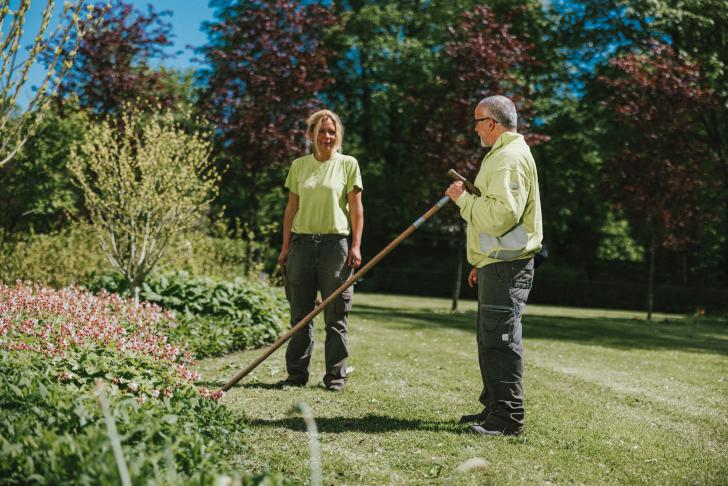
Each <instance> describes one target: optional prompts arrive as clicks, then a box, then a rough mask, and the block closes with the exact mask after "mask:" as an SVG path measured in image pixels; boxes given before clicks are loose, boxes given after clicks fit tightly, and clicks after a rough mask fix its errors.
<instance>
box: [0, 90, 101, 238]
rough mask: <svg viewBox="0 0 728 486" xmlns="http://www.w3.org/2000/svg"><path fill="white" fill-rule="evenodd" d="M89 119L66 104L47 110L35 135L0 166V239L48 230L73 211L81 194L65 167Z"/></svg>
mask: <svg viewBox="0 0 728 486" xmlns="http://www.w3.org/2000/svg"><path fill="white" fill-rule="evenodd" d="M88 123H89V122H88V117H87V115H86V113H85V112H83V111H80V110H79V109H78V104H77V103H75V102H73V101H69V102H68V106H67V109H64V110H61V109H58V107H54V109H49V110H48V112H47V114H46V115H45V117H44V118H43V120H42V121H41V123H40V125H39V127H38V131H37V133H35V134H34V135H33V136H32V137H30V138H29V139H28V141H27V142H26V144H25V146H24V147H23V149H22V150H21V151H20V152H19V153H18V155H17V156H16V157H15V158H14V159H13V160H12V161H11V162H9V163H8V164H7V165H6V166H5V167H3V169H2V171H0V172H1V173H2V175H1V176H0V177H2V181H3V183H2V184H0V235H4V236H5V238H10V237H11V236H12V235H13V234H15V233H18V232H23V231H24V232H27V231H29V230H30V229H31V228H32V229H34V230H35V231H41V232H47V231H49V230H51V229H52V228H54V227H56V226H57V225H58V224H59V223H60V222H62V221H63V220H64V219H65V218H66V217H67V215H68V214H74V213H76V209H77V208H78V206H79V205H80V199H81V197H80V193H79V190H78V188H76V187H74V185H73V183H72V178H71V174H70V173H69V172H68V170H67V168H66V165H67V163H68V155H69V152H70V147H71V145H73V144H74V143H77V142H78V141H80V140H81V139H82V138H83V136H84V134H85V133H86V130H87V129H88Z"/></svg>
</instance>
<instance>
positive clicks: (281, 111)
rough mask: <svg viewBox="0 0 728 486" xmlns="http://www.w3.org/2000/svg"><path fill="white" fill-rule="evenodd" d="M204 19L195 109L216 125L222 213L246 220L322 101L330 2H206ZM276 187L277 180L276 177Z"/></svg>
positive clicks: (289, 157)
mask: <svg viewBox="0 0 728 486" xmlns="http://www.w3.org/2000/svg"><path fill="white" fill-rule="evenodd" d="M211 5H212V6H214V7H215V8H216V9H217V11H216V13H215V16H216V17H217V18H218V21H217V22H214V23H206V24H205V29H206V30H207V33H208V37H209V44H208V45H206V46H204V47H202V48H200V49H199V52H200V53H201V54H203V55H204V57H205V60H206V61H207V63H208V64H209V66H210V67H209V69H208V70H206V71H204V72H203V77H204V78H205V80H206V82H207V89H206V91H205V93H204V94H203V96H202V100H201V111H202V112H205V113H208V116H209V119H210V120H211V121H212V122H213V124H214V125H215V126H216V128H217V135H218V137H217V138H218V147H219V148H220V152H221V157H220V160H221V162H222V163H224V164H225V165H227V166H229V172H228V175H227V177H226V178H225V180H224V182H223V187H222V200H223V203H224V204H225V205H226V206H227V209H228V213H229V214H230V215H234V216H243V215H244V216H245V217H246V220H247V221H248V222H253V221H252V220H253V219H254V218H255V216H254V215H255V214H256V211H257V210H258V208H259V205H260V199H261V195H262V193H265V192H269V191H270V184H269V176H270V174H271V173H272V172H275V174H276V176H275V179H280V178H282V177H281V174H280V173H278V172H276V171H280V169H281V168H282V167H286V166H288V164H289V163H290V161H291V160H292V159H293V158H294V157H295V156H297V155H298V154H300V153H301V151H302V149H303V147H304V132H305V124H304V123H303V120H304V119H305V118H306V117H307V116H308V115H310V114H311V112H312V111H313V110H314V109H315V108H316V107H318V106H321V105H322V103H321V101H320V100H318V96H319V93H320V92H321V90H322V89H323V88H325V87H326V86H327V85H328V84H329V83H330V82H331V78H330V75H329V72H328V70H327V65H326V61H327V58H328V57H330V56H331V55H332V53H331V51H329V50H328V49H327V48H326V46H325V45H324V44H323V42H322V38H323V34H324V31H325V30H326V29H327V28H329V27H330V26H332V25H333V24H334V23H335V22H336V20H337V19H336V16H335V15H333V13H332V11H331V9H330V8H329V7H325V6H322V5H319V4H315V3H305V4H304V3H298V2H290V1H284V0H274V1H271V2H264V1H260V0H241V1H238V2H232V3H231V2H225V1H222V0H213V1H212V2H211ZM275 185H276V186H279V185H280V181H279V180H275Z"/></svg>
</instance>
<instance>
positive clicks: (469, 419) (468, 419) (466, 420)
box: [459, 410, 488, 424]
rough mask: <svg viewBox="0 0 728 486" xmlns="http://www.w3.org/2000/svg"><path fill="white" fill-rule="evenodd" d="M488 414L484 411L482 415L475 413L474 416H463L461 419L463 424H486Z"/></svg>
mask: <svg viewBox="0 0 728 486" xmlns="http://www.w3.org/2000/svg"><path fill="white" fill-rule="evenodd" d="M487 415H488V413H487V412H486V411H485V410H483V411H482V412H480V413H474V414H472V415H463V416H462V417H460V422H459V423H461V424H474V423H478V422H485V418H486V417H487Z"/></svg>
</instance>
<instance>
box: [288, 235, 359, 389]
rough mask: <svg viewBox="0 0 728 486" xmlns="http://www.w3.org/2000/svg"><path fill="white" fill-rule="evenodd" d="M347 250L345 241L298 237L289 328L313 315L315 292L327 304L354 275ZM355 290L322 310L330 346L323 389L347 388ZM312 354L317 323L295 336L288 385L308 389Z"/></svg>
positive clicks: (291, 254) (291, 268)
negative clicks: (352, 301)
mask: <svg viewBox="0 0 728 486" xmlns="http://www.w3.org/2000/svg"><path fill="white" fill-rule="evenodd" d="M348 253H349V244H348V241H347V239H346V237H345V236H341V235H303V234H294V235H293V236H292V240H291V246H290V249H289V251H288V258H287V260H286V298H287V299H288V302H289V304H290V306H291V326H294V325H295V324H297V323H298V322H300V321H301V319H303V318H304V317H306V315H307V314H308V313H309V312H311V311H312V310H313V308H314V305H315V302H316V292H317V290H320V291H321V298H322V299H326V298H327V297H328V296H329V295H331V294H332V293H334V291H335V290H336V289H337V288H339V286H341V284H343V283H344V282H345V281H346V280H347V279H348V278H349V277H350V276H351V272H352V271H353V270H352V269H351V268H350V267H347V266H346V257H347V255H348ZM353 292H354V289H353V288H352V287H349V288H348V289H346V290H345V291H344V292H343V293H342V294H341V295H340V296H339V297H337V298H336V300H334V302H332V303H331V304H329V305H328V306H327V307H326V308H325V309H324V322H325V324H326V343H325V345H324V355H325V360H326V374H325V375H324V379H323V381H324V384H325V385H326V386H331V385H345V384H346V365H347V358H348V357H349V335H348V329H347V322H346V318H347V316H348V314H349V311H350V310H351V300H352V296H353ZM312 353H313V321H312V322H310V323H309V324H308V325H307V326H306V327H305V328H303V329H301V330H300V331H298V332H297V333H296V334H294V335H293V336H292V337H291V339H290V341H288V348H287V349H286V370H287V371H288V380H290V381H292V382H294V383H298V384H301V385H303V384H305V383H306V382H307V381H308V377H309V364H310V362H311V354H312Z"/></svg>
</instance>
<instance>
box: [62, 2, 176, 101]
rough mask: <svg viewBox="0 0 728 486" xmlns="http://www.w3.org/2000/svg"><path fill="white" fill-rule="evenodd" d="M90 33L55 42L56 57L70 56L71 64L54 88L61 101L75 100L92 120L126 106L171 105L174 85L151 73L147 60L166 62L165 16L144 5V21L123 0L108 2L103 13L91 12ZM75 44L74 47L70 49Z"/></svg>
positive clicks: (165, 75) (162, 75)
mask: <svg viewBox="0 0 728 486" xmlns="http://www.w3.org/2000/svg"><path fill="white" fill-rule="evenodd" d="M94 12H95V14H94V17H93V18H91V19H89V20H85V21H81V25H82V26H85V25H86V24H87V23H94V24H95V25H97V27H96V29H95V30H94V31H93V32H91V33H89V34H88V35H86V36H84V38H83V39H81V40H80V42H79V40H78V39H74V38H71V39H68V40H67V41H66V42H58V43H57V44H56V47H57V48H58V49H60V50H61V52H64V53H65V52H70V51H71V50H76V52H77V54H76V62H75V63H74V65H73V67H72V68H71V69H70V70H69V72H68V74H67V76H66V77H65V79H64V80H63V82H62V83H61V85H60V88H59V93H60V94H61V96H64V97H65V96H68V95H70V94H74V95H76V96H78V99H79V100H80V105H81V107H82V108H85V109H90V110H91V111H92V112H94V113H97V114H102V115H103V114H110V113H118V112H119V111H120V109H121V108H122V107H124V106H125V105H127V104H138V105H139V106H157V105H161V106H163V107H165V108H170V107H172V106H174V105H176V104H177V102H178V101H179V100H178V96H177V93H176V87H175V83H176V79H175V78H174V76H170V73H169V72H168V71H166V70H164V69H153V68H152V67H151V66H150V62H151V61H152V60H153V59H160V60H163V59H166V58H168V57H170V56H169V55H168V54H166V53H165V52H164V48H165V47H168V46H170V45H172V40H171V39H172V33H171V30H172V26H171V25H170V24H169V23H168V22H165V21H164V17H166V16H169V15H171V12H169V11H163V12H157V11H155V10H154V8H153V7H152V5H149V7H148V10H147V13H146V15H145V14H144V13H142V12H140V11H138V10H136V9H135V8H134V7H133V5H131V4H129V3H126V2H124V1H123V0H113V3H111V4H110V6H109V8H107V9H105V10H100V9H98V8H97V9H95V10H94ZM76 44H77V46H76Z"/></svg>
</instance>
